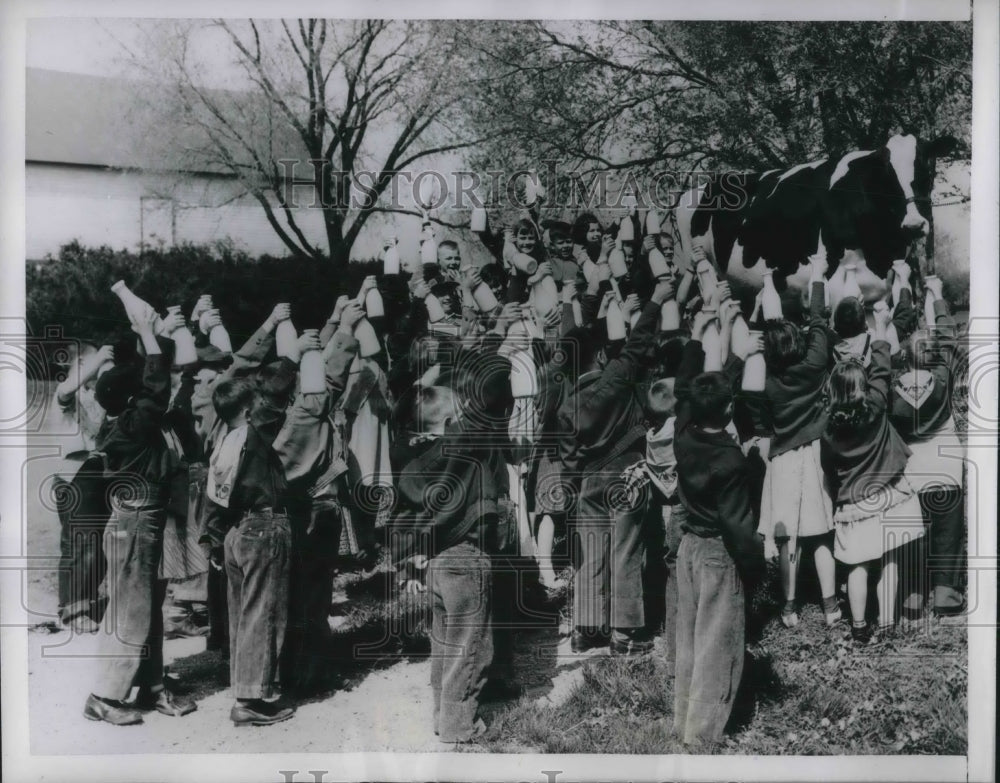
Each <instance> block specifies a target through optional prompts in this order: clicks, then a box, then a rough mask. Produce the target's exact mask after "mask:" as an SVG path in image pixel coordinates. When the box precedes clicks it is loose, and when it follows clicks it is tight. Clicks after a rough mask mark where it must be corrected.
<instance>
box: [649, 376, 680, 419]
mask: <svg viewBox="0 0 1000 783" xmlns="http://www.w3.org/2000/svg"><path fill="white" fill-rule="evenodd" d="M675 403H676V398H675V397H674V379H673V378H660V379H659V380H658V381H653V383H652V385H651V386H650V387H649V391H648V392H647V393H646V409H647V412H648V413H649V417H650V418H651V419H653V420H654V421H656V422H657V423H659V424H660V425H661V426H662V423H663V422H664V421H665V420H666V419H667V417H669V416H671V415H672V414H673V412H674V407H675Z"/></svg>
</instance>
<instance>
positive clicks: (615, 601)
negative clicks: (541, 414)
mask: <svg viewBox="0 0 1000 783" xmlns="http://www.w3.org/2000/svg"><path fill="white" fill-rule="evenodd" d="M672 287H673V284H672V283H671V282H669V281H666V280H665V281H661V282H659V283H658V284H657V287H656V289H655V291H654V292H653V296H652V298H651V300H650V301H649V302H648V303H647V304H646V306H645V307H644V308H643V311H642V314H641V315H640V317H639V320H638V321H637V322H636V325H635V328H634V329H633V331H632V334H631V336H630V337H629V340H628V342H627V343H626V345H625V347H624V349H622V351H621V354H620V355H619V356H617V357H616V358H614V359H612V360H610V361H604V360H603V359H602V358H601V356H600V354H603V353H604V352H603V351H601V352H595V351H594V350H593V344H592V343H591V344H590V346H589V347H588V344H587V343H588V338H589V339H590V340H593V334H592V333H589V334H588V331H587V330H572V331H571V332H570V333H569V334H568V335H567V339H570V340H572V339H576V340H577V347H578V349H579V353H578V356H580V357H582V358H581V361H580V364H581V369H583V370H584V372H583V374H582V375H581V376H580V377H579V379H578V380H577V382H576V385H575V387H574V388H573V389H572V390H571V391H570V392H569V393H568V394H567V395H566V397H565V399H564V400H563V402H562V405H561V407H560V409H559V414H558V416H559V424H558V427H559V433H560V434H559V457H560V459H561V461H562V466H563V469H564V471H565V474H566V475H567V476H568V477H570V480H575V481H579V501H578V507H577V510H576V526H575V530H576V536H577V540H578V545H579V548H580V552H581V555H580V565H579V567H578V569H577V573H576V575H575V577H574V581H575V584H574V591H573V626H574V629H573V636H572V639H571V648H572V650H573V652H584V651H586V650H587V649H589V648H592V647H598V646H602V645H603V644H606V643H607V642H605V639H606V638H607V636H606V634H607V632H608V629H609V628H614V633H613V638H612V639H611V648H612V649H611V651H612V652H613V653H615V654H622V655H639V654H644V653H646V652H649V651H650V650H651V649H652V647H653V643H652V640H651V639H650V638H648V636H646V635H645V633H644V626H645V612H644V608H643V594H642V558H643V536H642V522H643V519H644V517H645V503H644V502H636V503H632V502H627V503H616V502H615V500H614V498H612V497H609V492H608V489H609V487H614V486H617V485H618V484H619V483H620V482H619V477H620V476H621V474H622V471H624V470H625V468H627V467H628V466H630V465H634V464H635V463H636V462H638V461H639V460H641V459H642V456H643V454H644V452H645V446H646V443H645V439H646V429H645V427H644V426H643V404H644V402H645V390H644V389H643V387H642V382H643V381H644V380H645V373H644V368H645V366H647V365H648V364H650V363H651V356H652V350H653V344H654V340H655V336H656V328H657V326H658V324H659V318H660V307H661V306H662V304H663V302H664V301H665V300H666V299H667V297H668V296H669V295H670V293H671V291H672ZM589 357H593V358H591V359H590V360H589V361H588V360H587V359H588V358H589ZM610 494H613V493H610Z"/></svg>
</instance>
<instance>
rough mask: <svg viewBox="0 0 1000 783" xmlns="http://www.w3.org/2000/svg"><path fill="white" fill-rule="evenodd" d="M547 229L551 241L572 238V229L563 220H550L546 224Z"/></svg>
mask: <svg viewBox="0 0 1000 783" xmlns="http://www.w3.org/2000/svg"><path fill="white" fill-rule="evenodd" d="M547 227H548V229H549V237H550V238H551V239H552V240H553V241H555V240H556V239H572V238H573V227H572V226H571V225H570V224H569V223H567V222H566V221H565V220H551V221H549V223H548V224H547Z"/></svg>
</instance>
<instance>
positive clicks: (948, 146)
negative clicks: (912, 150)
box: [925, 136, 958, 158]
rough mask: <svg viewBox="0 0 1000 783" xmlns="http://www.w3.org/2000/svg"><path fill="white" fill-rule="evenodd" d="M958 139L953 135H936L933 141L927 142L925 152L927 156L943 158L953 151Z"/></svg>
mask: <svg viewBox="0 0 1000 783" xmlns="http://www.w3.org/2000/svg"><path fill="white" fill-rule="evenodd" d="M957 146H958V139H956V138H955V137H954V136H938V138H936V139H934V141H929V142H927V147H926V149H925V153H926V155H927V157H929V158H943V157H945V156H946V155H950V154H951V153H952V152H954V151H955V147H957Z"/></svg>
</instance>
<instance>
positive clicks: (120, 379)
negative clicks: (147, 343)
mask: <svg viewBox="0 0 1000 783" xmlns="http://www.w3.org/2000/svg"><path fill="white" fill-rule="evenodd" d="M115 358H117V356H116V357H115ZM139 385H140V378H139V374H138V372H137V371H136V368H135V367H134V366H132V365H118V364H116V365H115V366H114V367H112V368H111V369H110V370H108V371H107V372H105V373H103V374H102V375H101V377H100V378H98V379H97V383H96V384H95V385H94V399H95V400H96V401H97V404H98V405H100V406H101V407H102V408H104V410H105V412H106V413H107V414H108V415H109V416H118V415H120V414H121V413H122V412H123V411H124V410H125V409H126V408H127V407H128V403H129V400H130V399H131V398H132V397H133V395H135V394H136V392H138V391H139Z"/></svg>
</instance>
